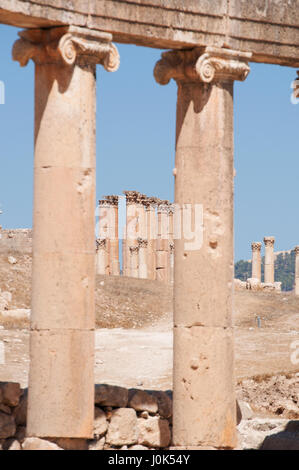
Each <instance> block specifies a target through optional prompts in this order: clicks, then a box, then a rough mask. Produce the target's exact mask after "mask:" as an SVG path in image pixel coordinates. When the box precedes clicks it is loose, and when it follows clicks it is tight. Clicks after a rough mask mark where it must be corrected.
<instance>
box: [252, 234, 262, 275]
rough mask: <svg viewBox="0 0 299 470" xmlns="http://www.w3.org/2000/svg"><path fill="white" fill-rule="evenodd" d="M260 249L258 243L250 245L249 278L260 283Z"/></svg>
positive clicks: (260, 246) (260, 245)
mask: <svg viewBox="0 0 299 470" xmlns="http://www.w3.org/2000/svg"><path fill="white" fill-rule="evenodd" d="M261 248H262V244H261V243H260V242H253V243H251V250H252V262H251V277H253V278H255V279H258V280H259V281H260V282H261V279H262V271H261V267H262V261H261Z"/></svg>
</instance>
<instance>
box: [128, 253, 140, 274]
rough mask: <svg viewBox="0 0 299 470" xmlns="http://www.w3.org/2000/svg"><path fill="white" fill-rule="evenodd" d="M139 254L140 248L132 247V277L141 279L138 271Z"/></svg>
mask: <svg viewBox="0 0 299 470" xmlns="http://www.w3.org/2000/svg"><path fill="white" fill-rule="evenodd" d="M138 252H139V246H138V245H137V246H130V276H131V277H139V271H138V261H139V260H138Z"/></svg>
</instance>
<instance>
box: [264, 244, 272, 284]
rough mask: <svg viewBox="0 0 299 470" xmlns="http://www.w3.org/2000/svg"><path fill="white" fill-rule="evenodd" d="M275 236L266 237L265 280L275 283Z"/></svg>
mask: <svg viewBox="0 0 299 470" xmlns="http://www.w3.org/2000/svg"><path fill="white" fill-rule="evenodd" d="M274 242H275V238H274V237H265V238H264V243H265V266H264V282H265V283H271V284H273V283H274Z"/></svg>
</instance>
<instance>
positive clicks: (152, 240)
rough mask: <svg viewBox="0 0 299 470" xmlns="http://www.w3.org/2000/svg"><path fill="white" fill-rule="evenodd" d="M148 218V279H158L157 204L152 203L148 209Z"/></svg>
mask: <svg viewBox="0 0 299 470" xmlns="http://www.w3.org/2000/svg"><path fill="white" fill-rule="evenodd" d="M146 217H147V240H148V245H147V277H148V279H152V280H155V279H156V243H157V222H156V209H155V204H154V203H153V202H150V203H149V205H148V206H147V208H146Z"/></svg>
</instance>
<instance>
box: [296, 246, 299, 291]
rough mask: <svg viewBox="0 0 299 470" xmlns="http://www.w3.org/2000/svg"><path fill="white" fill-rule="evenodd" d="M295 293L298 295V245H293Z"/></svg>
mask: <svg viewBox="0 0 299 470" xmlns="http://www.w3.org/2000/svg"><path fill="white" fill-rule="evenodd" d="M295 295H299V246H295Z"/></svg>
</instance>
